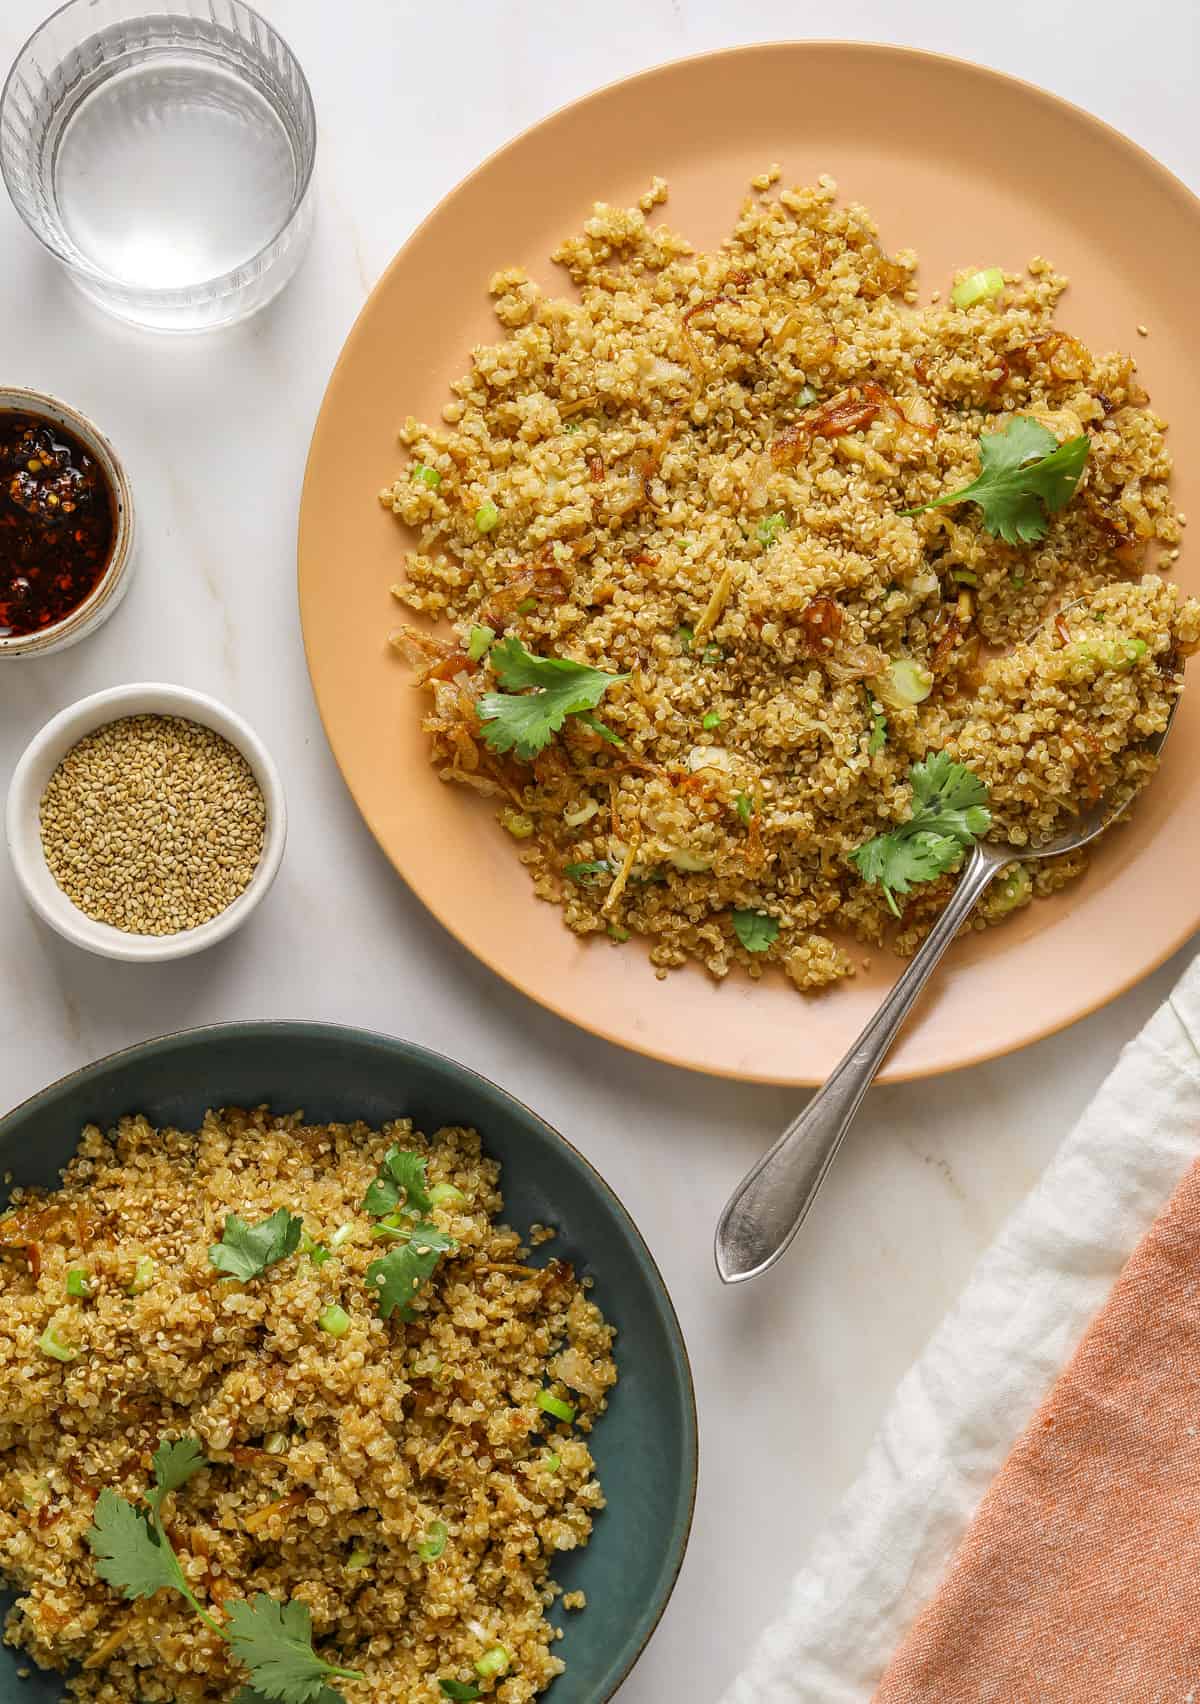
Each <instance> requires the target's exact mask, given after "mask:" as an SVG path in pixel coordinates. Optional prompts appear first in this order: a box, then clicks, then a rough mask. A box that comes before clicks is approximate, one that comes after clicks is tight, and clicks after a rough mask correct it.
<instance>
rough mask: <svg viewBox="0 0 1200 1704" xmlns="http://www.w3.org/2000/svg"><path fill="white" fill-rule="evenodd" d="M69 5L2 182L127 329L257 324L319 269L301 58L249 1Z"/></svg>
mask: <svg viewBox="0 0 1200 1704" xmlns="http://www.w3.org/2000/svg"><path fill="white" fill-rule="evenodd" d="M146 3H147V0H140V4H139V0H71V3H70V4H68V5H66V6H63V7H62V8H61V10H59V11H58V12H55V13H54V14H53V16H52V17H50V18H48V19H47V20H46V22H45V23H44V24H42V25H41V27H40V28H39V29H38V30H37V31H36V32H35V33H34V35H33V36H31V37H30V39H29V41H28V42H27V43H26V44H25V46H24V47H23V48H22V50H21V52H20V54H19V55H18V57H17V60H16V63H15V64H14V65H13V68H12V70H11V72H10V73H9V77H8V81H7V83H6V85H5V87H4V92H3V96H2V97H0V169H2V170H3V175H4V181H5V184H6V185H7V187H8V192H9V194H10V195H11V197H12V199H13V202H14V204H15V206H16V208H17V210H18V212H19V213H20V215H21V217H22V218H23V219H24V221H25V223H26V224H27V225H28V226H29V228H30V230H31V231H32V232H33V233H34V235H35V236H36V237H37V238H38V240H39V241H40V242H41V243H43V244H44V246H45V247H46V248H47V249H49V251H50V252H51V254H53V255H54V256H55V257H56V258H57V259H58V260H59V261H61V262H62V264H63V265H64V266H65V267H66V269H67V271H68V272H69V273H70V275H71V277H72V278H73V280H74V281H75V283H76V284H77V285H78V286H79V288H80V289H81V290H83V291H84V292H85V294H87V295H88V296H90V297H91V298H92V299H93V301H95V302H97V303H98V304H99V305H100V306H101V307H103V308H106V309H107V310H108V311H109V312H111V313H114V314H116V315H118V316H119V317H121V318H122V319H126V320H131V321H134V322H135V323H137V324H141V325H147V326H153V327H156V328H158V329H161V330H178V331H195V330H203V329H206V328H208V327H211V326H218V325H226V324H229V323H231V322H232V321H234V320H239V319H244V318H245V317H246V316H247V315H248V314H252V313H254V312H255V311H256V310H257V309H258V308H260V307H262V306H263V305H264V303H266V302H268V301H270V299H271V298H272V296H274V295H275V294H276V293H277V292H278V291H279V290H280V289H282V287H283V285H284V284H286V283H287V281H288V279H289V278H290V277H291V276H292V274H293V273H294V272H295V270H296V268H297V266H298V265H299V264H300V260H301V258H302V257H303V253H304V249H305V246H306V243H307V239H308V237H309V235H310V232H311V227H312V216H313V197H312V171H313V161H314V157H315V154H316V119H315V115H314V112H313V103H312V94H311V92H310V90H309V87H308V83H307V81H306V79H305V76H304V73H303V71H302V70H301V69H300V66H299V64H298V63H297V61H296V58H295V56H294V55H293V53H292V52H291V49H290V48H289V47H288V45H287V43H286V42H285V41H284V40H283V38H282V37H281V36H280V35H278V34H277V32H276V31H275V30H274V29H272V28H271V26H270V25H269V24H268V23H267V22H266V20H265V19H264V18H262V17H260V16H259V14H258V13H257V12H255V11H254V10H253V9H252V8H251V7H249V6H247V5H244V4H243V3H242V0H167V3H166V4H163V5H160V6H158V7H157V8H156V9H155V10H154V11H152V12H148V11H147V10H146Z"/></svg>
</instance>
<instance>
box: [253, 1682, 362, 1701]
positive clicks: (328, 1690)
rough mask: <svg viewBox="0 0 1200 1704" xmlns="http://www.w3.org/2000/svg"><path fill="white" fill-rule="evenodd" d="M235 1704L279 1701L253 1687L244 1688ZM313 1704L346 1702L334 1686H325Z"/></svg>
mask: <svg viewBox="0 0 1200 1704" xmlns="http://www.w3.org/2000/svg"><path fill="white" fill-rule="evenodd" d="M233 1704H277V1700H276V1699H275V1698H274V1697H269V1696H268V1695H267V1694H266V1693H265V1692H259V1691H258V1690H257V1689H256V1688H255V1687H253V1686H243V1688H242V1690H241V1691H240V1692H239V1693H238V1694H237V1696H236V1698H234V1700H233ZM311 1704H346V1701H345V1699H344V1698H343V1697H342V1695H341V1693H340V1692H335V1691H334V1690H333V1687H332V1686H323V1687H322V1688H321V1690H320V1692H318V1693H317V1695H316V1697H315V1698H314V1699H312V1700H311Z"/></svg>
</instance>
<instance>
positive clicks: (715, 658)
mask: <svg viewBox="0 0 1200 1704" xmlns="http://www.w3.org/2000/svg"><path fill="white" fill-rule="evenodd" d="M724 655H725V653H724V651H722V649H721V647H720V646H719V645H706V646H705V647H704V652H703V657H704V661H705V662H706V663H719V662H720V661H721V658H722V657H723V656H724Z"/></svg>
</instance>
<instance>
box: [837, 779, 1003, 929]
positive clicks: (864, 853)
mask: <svg viewBox="0 0 1200 1704" xmlns="http://www.w3.org/2000/svg"><path fill="white" fill-rule="evenodd" d="M909 778H910V780H911V782H912V790H913V810H912V814H911V815H910V817H909V819H908V821H907V822H902V823H900V824H899V825H898V827H896V828H893V829H890V830H889V831H888V832H887V833H886V834H877V835H876V836H875V838H874V839H873V840H868V841H866V843H865V844H864V845H862V846H859V847H857V848H856V849H855V851H853V852H852V853H851V854H850V862H851V863H852V864H853V865H854V866H855V868H856V869H857V871H858V873H859V875H860V876H861V877H862V879H863V880H864V881H865V882H869V883H870V884H871V885H872V886H875V887H881V888H882V889H883V894H884V898H885V899H886V900H887V903H888V909H889V910H890V911H891V912H892V914H893V916H895V917H899V915H900V911H899V908H898V906H897V905H896V898H895V896H896V895H897V894H906V893H908V892H909V890H910V889H911V888H912V887H914V886H915V885H917V884H918V883H920V882H931V881H933V880H934V879H935V878H936V877H938V876H941V875H945V874H946V872H947V871H949V870H953V869H955V868H956V867H957V865H958V864H959V862H960V861H961V859H962V855H963V853H964V852H965V851H966V850H967V849H968V848H969V847H971V846H973V845H974V844H975V841H976V840H977V839H978V837H979V836H980V835H981V834H986V833H987V831H988V829H989V828H990V827H991V824H992V813H991V811H989V810H988V808H987V796H988V792H987V788H986V787H985V785H984V784H983V782H982V781H981V780H980V779H979V777H978V775H975V774H973V773H972V772H971V770H969V769H968V768H967V767H966V765H965V764H962V763H955V761H954V759H953V758H952V757H950V756H949V754H948V753H947V752H944V751H939V752H934V754H933V755H932V756H931V757H927V758H925V759H924V760H923V761H922V762H921V763H914V764H913V766H912V769H911V770H910V771H909Z"/></svg>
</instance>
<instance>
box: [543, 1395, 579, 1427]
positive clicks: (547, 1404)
mask: <svg viewBox="0 0 1200 1704" xmlns="http://www.w3.org/2000/svg"><path fill="white" fill-rule="evenodd" d="M537 1405H538V1407H539V1408H540V1409H541V1410H542V1411H543V1413H545V1414H552V1415H553V1416H554V1418H555V1419H556V1420H565V1421H566V1423H567V1424H568V1426H569V1425H570V1423H571V1421H572V1420H574V1418H575V1410H574V1408H573V1407H572V1406H571V1404H570V1403H569V1402H564V1401H563V1399H562V1397H561V1396H555V1394H554V1392H553V1391H552V1390H539V1391H538V1393H537Z"/></svg>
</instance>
